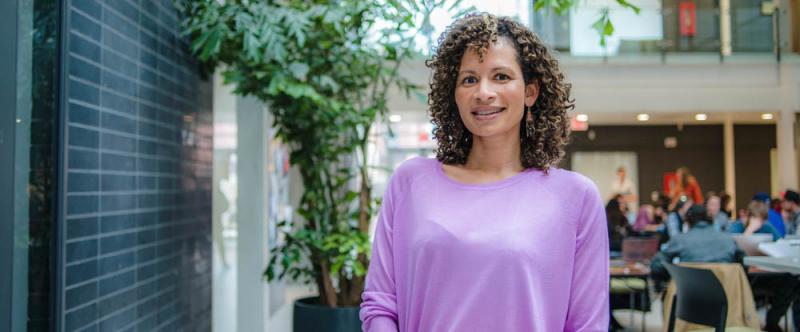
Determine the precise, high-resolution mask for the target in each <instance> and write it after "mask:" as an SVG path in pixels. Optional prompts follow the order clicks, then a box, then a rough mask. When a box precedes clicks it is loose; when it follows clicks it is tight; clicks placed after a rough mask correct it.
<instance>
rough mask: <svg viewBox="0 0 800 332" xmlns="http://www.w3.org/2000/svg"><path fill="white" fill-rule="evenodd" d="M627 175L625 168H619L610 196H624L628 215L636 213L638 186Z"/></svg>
mask: <svg viewBox="0 0 800 332" xmlns="http://www.w3.org/2000/svg"><path fill="white" fill-rule="evenodd" d="M625 175H626V172H625V167H623V166H620V167H619V168H617V178H616V179H615V180H614V181H613V182H612V183H611V194H610V196H612V197H613V196H616V195H622V198H623V200H624V201H625V204H626V206H627V207H628V213H636V200H637V196H636V185H634V183H633V181H631V180H630V179H628V178H627V177H625ZM629 219H630V218H629Z"/></svg>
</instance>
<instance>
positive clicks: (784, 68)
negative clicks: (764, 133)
mask: <svg viewBox="0 0 800 332" xmlns="http://www.w3.org/2000/svg"><path fill="white" fill-rule="evenodd" d="M798 74H799V72H798V71H797V70H796V69H795V66H794V65H790V64H786V63H784V64H781V65H780V76H779V77H780V85H781V87H780V90H781V93H780V98H781V106H780V107H781V110H780V113H779V114H777V120H776V125H775V134H776V135H777V137H776V142H777V150H778V158H777V159H778V181H777V183H778V190H780V191H783V190H786V189H794V190H797V189H800V188H798V183H797V177H798V175H797V147H796V146H795V136H796V133H795V110H798V109H800V98H799V97H800V96H799V95H798V89H797V84H798V83H800V82H798V78H797V77H796V76H797V75H798Z"/></svg>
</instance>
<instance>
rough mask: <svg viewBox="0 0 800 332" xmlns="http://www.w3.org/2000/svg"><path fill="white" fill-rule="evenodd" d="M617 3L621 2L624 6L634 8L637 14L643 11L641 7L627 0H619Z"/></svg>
mask: <svg viewBox="0 0 800 332" xmlns="http://www.w3.org/2000/svg"><path fill="white" fill-rule="evenodd" d="M617 4H619V5H620V6H622V7H623V8H628V9H631V10H633V12H634V13H636V14H637V15H638V14H639V12H641V8H639V7H638V6H636V5H634V4H632V3H630V2H628V1H627V0H617Z"/></svg>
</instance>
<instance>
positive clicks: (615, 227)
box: [606, 195, 631, 251]
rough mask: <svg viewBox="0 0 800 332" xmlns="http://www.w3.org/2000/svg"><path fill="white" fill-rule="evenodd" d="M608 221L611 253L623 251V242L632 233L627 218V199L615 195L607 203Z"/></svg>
mask: <svg viewBox="0 0 800 332" xmlns="http://www.w3.org/2000/svg"><path fill="white" fill-rule="evenodd" d="M606 220H607V221H608V240H609V246H610V248H611V251H621V250H622V240H623V239H624V238H625V237H626V236H628V234H630V233H631V226H630V225H629V224H628V218H627V217H625V198H624V197H623V196H622V195H615V196H614V197H612V198H611V199H610V200H608V203H606Z"/></svg>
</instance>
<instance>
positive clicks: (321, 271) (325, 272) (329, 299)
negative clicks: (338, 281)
mask: <svg viewBox="0 0 800 332" xmlns="http://www.w3.org/2000/svg"><path fill="white" fill-rule="evenodd" d="M318 258H319V257H315V259H314V260H315V261H317V262H319V264H314V269H316V270H317V289H319V301H320V303H321V304H323V305H326V306H328V307H331V308H335V307H336V305H337V303H336V289H335V288H334V287H333V279H331V270H330V267H329V266H328V263H327V262H325V261H324V260H322V259H318Z"/></svg>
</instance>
